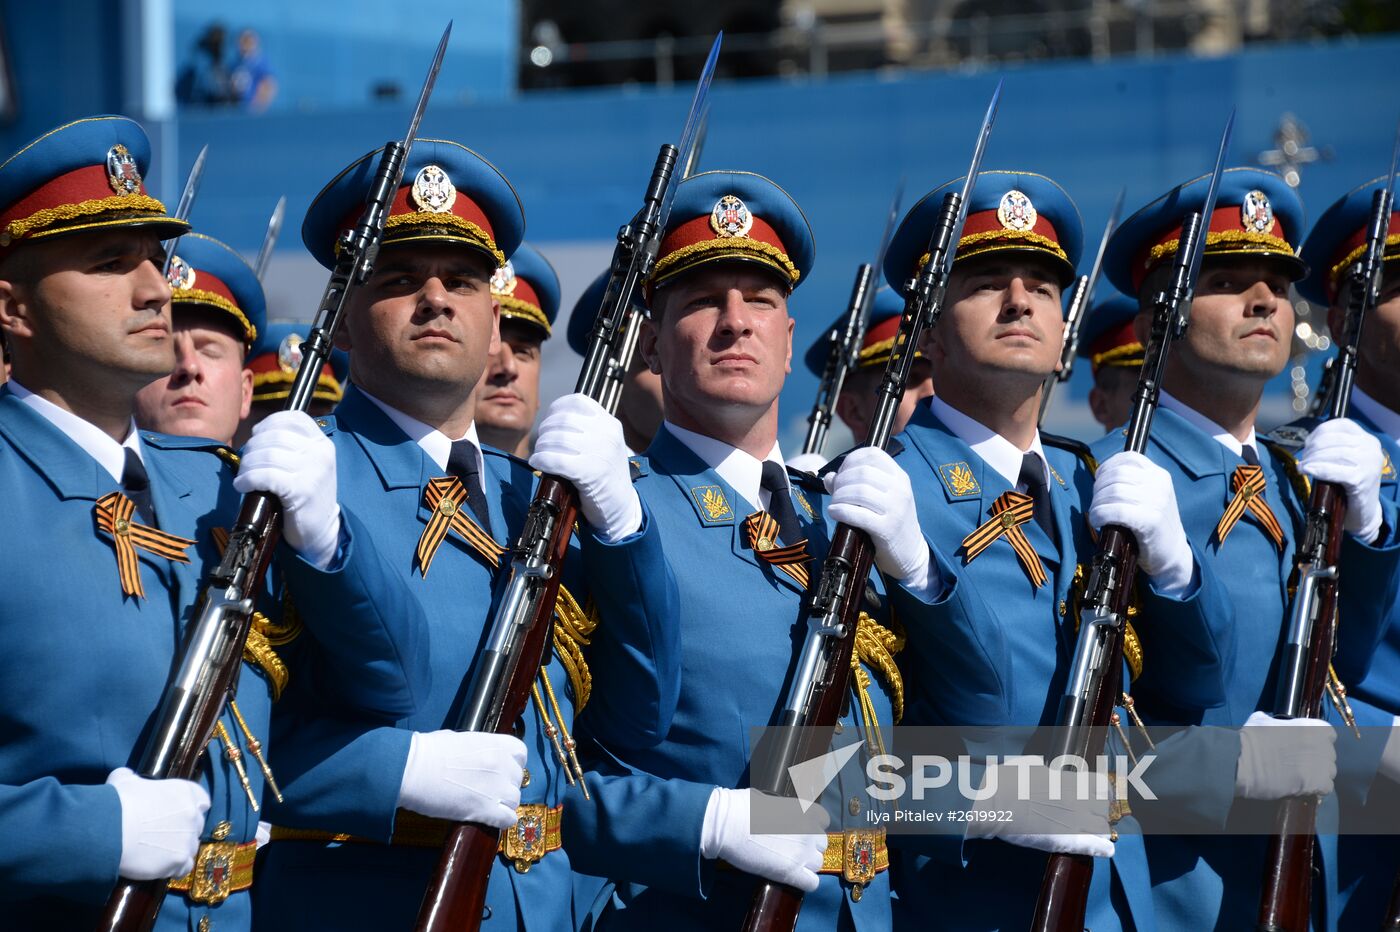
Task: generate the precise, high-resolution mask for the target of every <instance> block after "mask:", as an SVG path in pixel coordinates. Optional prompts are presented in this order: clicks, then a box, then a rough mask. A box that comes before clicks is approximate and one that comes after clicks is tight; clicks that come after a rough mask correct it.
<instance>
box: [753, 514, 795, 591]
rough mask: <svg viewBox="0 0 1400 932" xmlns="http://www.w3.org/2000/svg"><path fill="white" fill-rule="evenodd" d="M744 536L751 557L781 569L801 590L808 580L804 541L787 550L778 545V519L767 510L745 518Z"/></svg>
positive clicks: (787, 547) (790, 545)
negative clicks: (753, 556) (752, 555)
mask: <svg viewBox="0 0 1400 932" xmlns="http://www.w3.org/2000/svg"><path fill="white" fill-rule="evenodd" d="M744 533H745V534H746V535H747V536H748V541H749V546H750V547H751V548H753V552H754V554H755V555H756V556H757V557H758V558H759V559H760V560H762V561H763V562H764V563H767V564H768V565H769V566H771V567H773V568H774V569H778V570H782V571H783V572H784V573H787V574H788V575H789V576H791V577H792V579H793V581H795V582H796V583H797V584H798V585H799V586H801V587H802V588H803V589H806V588H807V582H808V580H810V579H811V573H810V571H809V570H808V569H807V564H808V563H810V562H811V560H812V557H811V554H809V553H807V541H805V540H799V541H798V542H797V543H795V544H789V545H788V546H786V547H779V546H778V519H777V518H775V517H773V516H772V515H770V514H769V513H768V512H766V511H756V512H754V513H753V514H751V515H749V516H748V517H747V518H745V519H744Z"/></svg>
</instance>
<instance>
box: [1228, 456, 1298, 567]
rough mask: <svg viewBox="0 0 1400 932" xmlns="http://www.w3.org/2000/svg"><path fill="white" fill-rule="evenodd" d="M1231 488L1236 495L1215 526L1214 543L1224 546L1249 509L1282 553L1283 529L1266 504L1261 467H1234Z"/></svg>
mask: <svg viewBox="0 0 1400 932" xmlns="http://www.w3.org/2000/svg"><path fill="white" fill-rule="evenodd" d="M1230 486H1231V487H1232V488H1233V489H1234V491H1235V496H1234V498H1232V499H1230V504H1228V505H1226V506H1225V513H1224V514H1223V515H1221V516H1220V523H1219V524H1217V525H1216V526H1215V538H1216V540H1218V541H1220V543H1221V544H1222V545H1223V544H1224V543H1225V538H1226V537H1229V536H1230V532H1231V531H1233V530H1234V529H1235V525H1236V524H1237V523H1239V520H1240V518H1242V517H1244V513H1245V509H1248V510H1249V511H1252V512H1254V517H1255V519H1256V520H1258V522H1259V523H1260V524H1261V525H1263V527H1264V533H1265V534H1268V535H1269V538H1270V539H1271V540H1272V541H1273V542H1274V546H1276V547H1278V549H1279V550H1280V551H1281V550H1283V528H1281V527H1279V523H1278V518H1276V517H1274V512H1273V510H1272V509H1271V508H1269V503H1268V502H1266V501H1264V489H1265V483H1264V470H1263V468H1261V467H1259V466H1253V465H1248V464H1246V465H1244V466H1236V467H1235V475H1234V476H1233V477H1231V479H1230Z"/></svg>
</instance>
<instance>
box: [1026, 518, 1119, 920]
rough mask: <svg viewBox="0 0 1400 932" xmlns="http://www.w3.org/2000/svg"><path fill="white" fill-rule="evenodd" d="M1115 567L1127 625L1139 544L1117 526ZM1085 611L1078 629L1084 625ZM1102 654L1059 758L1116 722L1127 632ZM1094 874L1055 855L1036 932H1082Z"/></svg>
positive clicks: (1089, 861)
mask: <svg viewBox="0 0 1400 932" xmlns="http://www.w3.org/2000/svg"><path fill="white" fill-rule="evenodd" d="M1100 562H1102V563H1105V564H1109V565H1111V566H1112V567H1113V573H1114V574H1115V576H1114V578H1116V579H1118V580H1120V581H1121V582H1120V584H1119V585H1118V588H1117V589H1115V590H1114V591H1113V596H1114V598H1113V602H1112V604H1111V606H1110V607H1111V608H1112V610H1113V611H1114V613H1115V614H1116V615H1117V616H1118V617H1119V618H1120V619H1123V624H1124V625H1126V624H1127V617H1128V602H1129V601H1130V596H1131V594H1132V588H1133V587H1132V581H1133V577H1134V576H1135V575H1136V574H1137V543H1136V541H1134V540H1133V536H1132V534H1130V533H1129V532H1128V531H1126V530H1125V529H1123V528H1121V527H1118V526H1116V525H1109V526H1108V527H1105V528H1104V529H1103V533H1102V534H1101V535H1100V537H1099V556H1098V558H1097V559H1096V561H1095V563H1096V566H1095V571H1096V572H1097V571H1098V565H1097V564H1098V563H1100ZM1085 623H1086V622H1085V619H1084V615H1083V613H1082V612H1081V615H1080V624H1081V625H1083V624H1085ZM1103 650H1104V657H1105V661H1104V664H1103V667H1102V668H1103V670H1104V675H1103V676H1102V677H1099V679H1098V681H1097V683H1096V684H1095V685H1094V688H1093V690H1092V691H1091V692H1090V695H1089V701H1088V706H1089V709H1090V714H1089V722H1090V725H1089V727H1087V728H1084V727H1069V726H1066V725H1065V723H1064V722H1063V721H1062V722H1061V726H1062V727H1064V728H1065V731H1064V732H1063V734H1062V736H1061V742H1060V748H1059V750H1058V753H1057V756H1058V754H1069V755H1073V756H1077V757H1087V756H1088V754H1089V749H1090V748H1091V747H1095V746H1097V745H1096V744H1095V741H1096V738H1097V739H1098V743H1099V744H1101V743H1102V739H1101V737H1100V736H1102V735H1104V734H1105V733H1106V732H1107V729H1108V727H1109V725H1110V723H1111V721H1112V718H1113V707H1114V705H1115V702H1114V700H1115V698H1116V697H1117V696H1118V692H1119V689H1120V686H1121V682H1120V680H1121V676H1122V667H1123V628H1122V627H1110V628H1107V629H1106V630H1105V631H1104V638H1103ZM1093 873H1094V859H1093V858H1091V857H1086V856H1084V855H1082V854H1052V855H1050V858H1049V860H1048V862H1047V863H1046V865H1045V876H1044V877H1043V878H1042V880H1041V883H1040V897H1039V899H1037V901H1036V904H1035V915H1034V918H1033V919H1032V921H1031V929H1032V930H1033V932H1082V930H1083V929H1084V919H1085V913H1086V911H1087V909H1088V902H1089V882H1090V880H1091V878H1092V877H1093Z"/></svg>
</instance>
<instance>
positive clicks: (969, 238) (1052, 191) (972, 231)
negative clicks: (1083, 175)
mask: <svg viewBox="0 0 1400 932" xmlns="http://www.w3.org/2000/svg"><path fill="white" fill-rule="evenodd" d="M962 185H963V178H954V179H953V180H952V181H950V182H948V183H947V184H945V185H942V186H941V187H937V188H934V189H933V190H932V191H930V192H929V193H928V194H925V195H924V197H923V199H922V200H920V201H919V202H918V203H917V204H915V205H914V206H913V207H911V208H910V209H909V213H907V214H905V215H904V219H903V220H901V221H900V223H899V228H898V229H897V230H895V233H894V237H893V238H892V239H891V240H890V248H889V252H888V253H887V254H886V255H885V268H884V273H885V281H887V282H889V283H890V286H891V287H892V288H894V289H895V290H896V291H897V292H899V293H900V294H903V293H904V286H905V283H906V282H908V281H909V279H911V278H913V277H915V276H916V275H918V274H919V270H920V269H922V268H923V266H924V263H925V262H927V261H928V244H929V239H930V238H931V236H932V234H933V229H934V225H935V224H937V223H938V217H939V215H940V213H941V212H942V208H943V198H944V196H945V195H947V194H948V193H949V192H950V191H954V192H956V191H961V190H962ZM968 202H969V203H968V205H967V222H966V223H964V224H963V231H962V239H960V240H958V251H957V254H956V255H955V257H954V260H953V261H954V262H955V263H956V262H961V261H963V260H965V259H971V258H973V257H975V256H984V255H992V254H997V253H1003V254H1007V255H1015V254H1020V255H1022V256H1039V257H1041V258H1045V259H1049V260H1050V263H1051V265H1052V266H1054V268H1055V271H1056V272H1057V273H1058V274H1059V276H1060V284H1061V285H1067V284H1069V282H1070V281H1072V280H1073V279H1074V275H1075V271H1074V269H1075V266H1076V265H1077V264H1078V262H1079V253H1080V251H1081V250H1082V249H1083V248H1084V222H1083V221H1082V220H1081V219H1080V217H1079V208H1077V207H1075V206H1074V201H1073V200H1071V199H1070V196H1069V195H1068V194H1066V193H1065V189H1064V188H1062V187H1060V186H1059V185H1058V184H1056V183H1055V182H1053V181H1051V180H1050V179H1049V178H1046V177H1045V176H1044V175H1037V174H1036V173H1034V172H1013V171H985V172H981V173H979V174H978V175H977V183H976V184H974V185H973V186H972V194H971V195H970V196H969V198H968Z"/></svg>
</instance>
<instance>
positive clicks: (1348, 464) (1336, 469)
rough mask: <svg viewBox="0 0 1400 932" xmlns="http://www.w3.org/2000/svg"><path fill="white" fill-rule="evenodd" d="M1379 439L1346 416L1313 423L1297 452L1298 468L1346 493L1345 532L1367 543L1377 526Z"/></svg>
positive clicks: (1380, 465) (1381, 456) (1382, 462)
mask: <svg viewBox="0 0 1400 932" xmlns="http://www.w3.org/2000/svg"><path fill="white" fill-rule="evenodd" d="M1384 465H1385V454H1384V453H1382V452H1381V443H1380V441H1379V440H1377V439H1376V438H1375V437H1373V436H1371V435H1370V434H1369V433H1367V432H1366V430H1365V428H1363V427H1362V426H1361V425H1360V424H1357V423H1356V422H1355V421H1353V420H1351V419H1350V418H1344V417H1343V418H1335V419H1333V420H1330V421H1323V422H1322V423H1321V424H1319V425H1317V429H1315V430H1314V431H1313V432H1312V433H1310V434H1308V439H1307V440H1306V441H1305V442H1304V443H1303V449H1302V452H1300V453H1299V454H1298V468H1299V469H1300V470H1302V471H1303V472H1304V473H1307V474H1308V475H1309V476H1311V477H1312V478H1313V479H1315V480H1318V481H1320V482H1335V483H1337V485H1340V486H1341V487H1342V488H1343V489H1345V490H1346V493H1347V520H1346V529H1347V532H1348V533H1350V534H1352V535H1354V536H1355V537H1356V538H1357V539H1358V540H1361V541H1365V542H1366V543H1370V542H1371V541H1373V540H1375V539H1376V535H1377V534H1378V533H1380V529H1381V469H1382V468H1383V467H1384Z"/></svg>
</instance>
